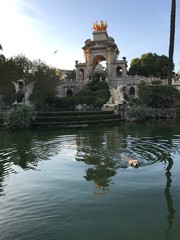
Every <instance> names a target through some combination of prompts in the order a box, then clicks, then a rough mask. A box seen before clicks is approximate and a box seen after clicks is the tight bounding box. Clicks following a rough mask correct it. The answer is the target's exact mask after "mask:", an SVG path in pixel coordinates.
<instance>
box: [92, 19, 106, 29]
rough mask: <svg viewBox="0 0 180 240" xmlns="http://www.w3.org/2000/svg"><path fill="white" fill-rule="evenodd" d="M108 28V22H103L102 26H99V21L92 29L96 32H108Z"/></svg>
mask: <svg viewBox="0 0 180 240" xmlns="http://www.w3.org/2000/svg"><path fill="white" fill-rule="evenodd" d="M106 28H107V22H106V21H102V20H101V24H98V22H97V21H95V22H94V23H93V26H92V29H93V30H94V31H101V30H106Z"/></svg>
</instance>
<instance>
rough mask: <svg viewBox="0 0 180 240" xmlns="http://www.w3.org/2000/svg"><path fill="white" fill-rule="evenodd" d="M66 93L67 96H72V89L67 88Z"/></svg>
mask: <svg viewBox="0 0 180 240" xmlns="http://www.w3.org/2000/svg"><path fill="white" fill-rule="evenodd" d="M66 95H67V97H72V95H73V92H72V90H71V89H68V90H67V94H66Z"/></svg>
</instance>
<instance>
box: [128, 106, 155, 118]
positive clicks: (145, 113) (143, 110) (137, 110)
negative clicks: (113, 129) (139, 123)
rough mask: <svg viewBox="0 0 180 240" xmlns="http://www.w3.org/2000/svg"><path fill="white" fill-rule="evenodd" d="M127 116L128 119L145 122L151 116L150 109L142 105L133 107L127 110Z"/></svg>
mask: <svg viewBox="0 0 180 240" xmlns="http://www.w3.org/2000/svg"><path fill="white" fill-rule="evenodd" d="M127 116H128V118H129V119H134V120H145V119H147V118H150V117H151V116H152V109H151V108H148V107H146V106H143V105H139V106H133V107H131V108H130V109H129V110H128V112H127Z"/></svg>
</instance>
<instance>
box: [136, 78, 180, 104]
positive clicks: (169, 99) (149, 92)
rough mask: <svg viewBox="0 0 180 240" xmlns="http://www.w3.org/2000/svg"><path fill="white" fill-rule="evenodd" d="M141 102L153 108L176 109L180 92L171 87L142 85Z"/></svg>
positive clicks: (154, 84) (155, 84) (157, 83)
mask: <svg viewBox="0 0 180 240" xmlns="http://www.w3.org/2000/svg"><path fill="white" fill-rule="evenodd" d="M138 89H139V90H138V92H139V102H140V103H141V104H143V105H146V106H148V107H152V108H169V107H174V106H175V104H176V102H178V101H179V99H180V92H179V91H178V90H177V89H176V88H174V87H173V86H171V85H161V84H160V82H154V83H152V84H148V83H142V84H140V85H139V87H138Z"/></svg>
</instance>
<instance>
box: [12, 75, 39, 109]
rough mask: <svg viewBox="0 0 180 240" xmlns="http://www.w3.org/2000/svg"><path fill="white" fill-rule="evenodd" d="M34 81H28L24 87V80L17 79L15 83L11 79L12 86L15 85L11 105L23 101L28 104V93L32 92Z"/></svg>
mask: <svg viewBox="0 0 180 240" xmlns="http://www.w3.org/2000/svg"><path fill="white" fill-rule="evenodd" d="M34 82H35V81H32V82H30V83H29V84H28V85H27V86H26V87H25V82H24V80H23V79H19V80H18V81H17V83H16V82H14V81H12V83H13V84H14V87H15V91H16V100H15V103H14V104H13V105H19V104H23V103H26V104H28V105H29V104H30V102H29V95H30V94H31V93H32V90H33V86H34Z"/></svg>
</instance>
